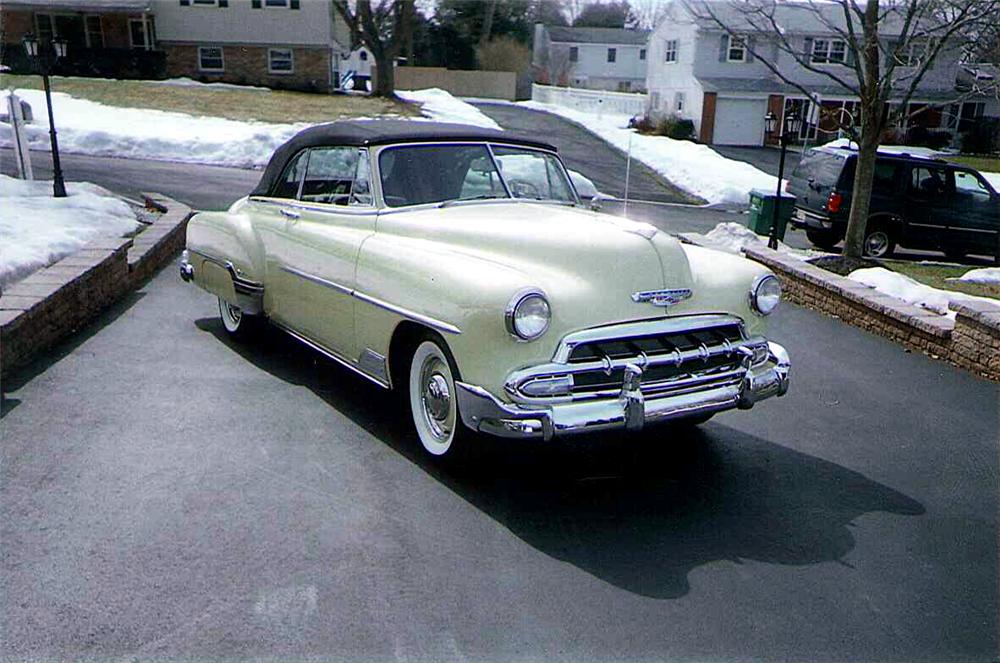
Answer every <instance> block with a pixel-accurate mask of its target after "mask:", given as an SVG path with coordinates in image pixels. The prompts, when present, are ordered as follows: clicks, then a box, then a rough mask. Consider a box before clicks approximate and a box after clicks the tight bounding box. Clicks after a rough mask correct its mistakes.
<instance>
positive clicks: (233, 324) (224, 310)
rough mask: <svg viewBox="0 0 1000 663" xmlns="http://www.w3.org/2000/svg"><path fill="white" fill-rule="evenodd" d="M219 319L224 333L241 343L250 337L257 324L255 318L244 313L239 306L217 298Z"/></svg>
mask: <svg viewBox="0 0 1000 663" xmlns="http://www.w3.org/2000/svg"><path fill="white" fill-rule="evenodd" d="M219 317H220V318H222V326H223V327H224V328H225V330H226V333H227V334H229V336H230V337H231V338H234V339H236V340H241V341H242V340H245V339H246V338H248V337H249V336H250V334H251V333H252V332H253V328H254V326H255V325H256V322H257V316H255V315H249V314H247V313H244V312H243V309H241V308H240V307H239V306H236V305H235V304H230V303H229V302H227V301H226V300H225V299H223V298H222V297H219Z"/></svg>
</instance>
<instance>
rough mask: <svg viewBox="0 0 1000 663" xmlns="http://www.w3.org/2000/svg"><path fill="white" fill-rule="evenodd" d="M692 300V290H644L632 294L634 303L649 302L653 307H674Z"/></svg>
mask: <svg viewBox="0 0 1000 663" xmlns="http://www.w3.org/2000/svg"><path fill="white" fill-rule="evenodd" d="M690 298H691V289H690V288H676V289H674V290H644V291H641V292H633V293H632V301H633V302H635V303H637V304H641V303H642V302H649V303H650V304H652V305H653V306H664V307H666V306H673V305H674V304H678V303H680V302H682V301H684V300H685V299H690Z"/></svg>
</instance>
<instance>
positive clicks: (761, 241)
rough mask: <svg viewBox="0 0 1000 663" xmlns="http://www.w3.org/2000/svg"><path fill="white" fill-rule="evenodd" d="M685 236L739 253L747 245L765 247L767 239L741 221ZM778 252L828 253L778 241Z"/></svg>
mask: <svg viewBox="0 0 1000 663" xmlns="http://www.w3.org/2000/svg"><path fill="white" fill-rule="evenodd" d="M685 237H687V238H689V239H690V240H692V241H694V242H695V243H697V244H698V245H699V246H704V247H706V248H709V249H715V250H717V251H725V252H726V253H741V252H742V251H743V249H745V248H747V247H750V248H755V249H764V248H767V239H768V238H767V237H762V236H761V235H758V234H757V233H755V232H754V231H752V230H750V229H749V228H747V227H746V226H744V225H743V224H742V223H736V222H735V221H729V222H726V223H720V224H718V225H717V226H715V227H714V228H712V229H711V230H709V231H708V232H707V233H705V234H704V235H701V234H699V233H688V234H686V235H685ZM778 253H781V254H783V255H786V256H789V257H792V258H797V259H799V260H808V259H809V258H815V257H817V256H822V255H828V254H826V253H822V252H819V251H813V250H806V251H801V250H799V249H793V248H792V247H790V246H788V245H787V244H785V243H784V242H780V241H779V242H778Z"/></svg>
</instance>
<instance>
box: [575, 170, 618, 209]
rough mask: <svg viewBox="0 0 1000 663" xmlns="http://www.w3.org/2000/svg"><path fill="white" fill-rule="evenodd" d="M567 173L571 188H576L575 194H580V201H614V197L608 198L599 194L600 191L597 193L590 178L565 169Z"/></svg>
mask: <svg viewBox="0 0 1000 663" xmlns="http://www.w3.org/2000/svg"><path fill="white" fill-rule="evenodd" d="M567 171H568V172H569V178H570V179H571V180H573V186H574V187H576V192H577V193H578V194H580V199H581V200H583V201H588V200H591V199H593V198H597V199H598V200H601V199H610V200H613V199H614V196H609V195H608V194H606V193H601V192H600V191H598V190H597V185H596V184H594V182H593V181H592V180H591V179H590V178H588V177H587V176H585V175H584V174H583V173H580V172H577V171H575V170H569V169H567Z"/></svg>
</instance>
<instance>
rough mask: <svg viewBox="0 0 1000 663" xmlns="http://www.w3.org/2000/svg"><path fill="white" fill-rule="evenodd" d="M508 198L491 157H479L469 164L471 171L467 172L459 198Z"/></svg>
mask: <svg viewBox="0 0 1000 663" xmlns="http://www.w3.org/2000/svg"><path fill="white" fill-rule="evenodd" d="M506 196H507V192H506V191H505V190H504V188H503V183H502V182H501V181H500V176H499V175H498V174H497V171H496V169H495V168H494V167H493V161H492V160H491V159H490V158H489V156H477V157H476V158H474V159H472V160H471V161H470V162H469V170H467V171H466V172H465V179H463V180H462V191H461V193H460V194H459V198H463V199H465V198H505V197H506Z"/></svg>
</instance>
